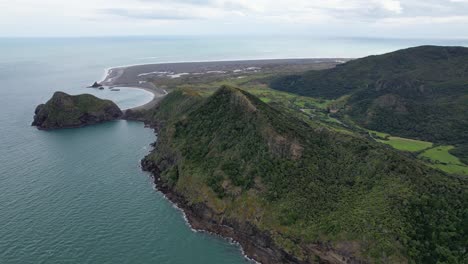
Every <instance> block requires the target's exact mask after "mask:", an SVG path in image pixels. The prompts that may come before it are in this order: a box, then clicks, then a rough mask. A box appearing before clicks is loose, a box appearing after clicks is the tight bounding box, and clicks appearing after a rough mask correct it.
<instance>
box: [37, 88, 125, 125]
mask: <svg viewBox="0 0 468 264" xmlns="http://www.w3.org/2000/svg"><path fill="white" fill-rule="evenodd" d="M34 113H35V116H34V121H33V123H32V125H33V126H36V127H37V128H38V129H43V130H50V129H59V128H74V127H82V126H86V125H92V124H97V123H101V122H105V121H111V120H115V119H119V118H120V117H122V115H123V113H122V111H121V110H120V108H119V107H118V106H117V105H116V104H115V103H114V102H112V101H110V100H103V99H99V98H97V97H95V96H93V95H90V94H81V95H75V96H72V95H68V94H66V93H63V92H55V93H54V95H53V96H52V98H51V99H50V100H49V101H48V102H47V103H45V104H41V105H39V106H37V108H36V111H35V112H34Z"/></svg>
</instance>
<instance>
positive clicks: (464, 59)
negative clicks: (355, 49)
mask: <svg viewBox="0 0 468 264" xmlns="http://www.w3.org/2000/svg"><path fill="white" fill-rule="evenodd" d="M271 87H272V88H274V89H277V90H281V91H287V92H293V93H297V94H300V95H303V96H312V97H317V98H325V99H338V98H340V97H342V96H344V95H348V96H349V97H347V98H348V99H347V102H346V104H345V105H344V106H343V108H342V109H340V110H341V111H340V114H341V115H345V114H346V115H349V116H350V117H351V118H352V119H353V120H354V121H356V122H357V123H358V124H359V125H361V126H363V127H366V128H368V129H371V130H377V131H382V132H386V133H389V134H392V135H395V136H400V137H409V138H417V139H421V140H425V141H430V142H441V143H448V144H451V145H456V146H457V149H466V148H467V147H466V145H467V144H468V129H467V127H468V115H467V114H466V113H468V48H463V47H436V46H422V47H416V48H410V49H405V50H400V51H396V52H392V53H388V54H384V55H379V56H370V57H366V58H363V59H357V60H354V61H350V62H348V63H345V64H342V65H339V66H337V67H336V68H334V69H329V70H323V71H310V72H306V73H304V74H298V75H290V76H283V77H280V78H276V79H274V80H273V81H272V82H271ZM457 149H455V150H454V151H453V153H454V154H456V155H458V156H459V157H460V158H461V159H462V160H467V159H468V153H467V152H466V151H457Z"/></svg>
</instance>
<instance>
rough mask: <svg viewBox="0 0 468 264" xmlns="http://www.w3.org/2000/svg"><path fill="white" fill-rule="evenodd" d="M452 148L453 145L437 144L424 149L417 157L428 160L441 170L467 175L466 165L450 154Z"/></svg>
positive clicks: (467, 167)
mask: <svg viewBox="0 0 468 264" xmlns="http://www.w3.org/2000/svg"><path fill="white" fill-rule="evenodd" d="M452 149H454V147H453V146H438V147H435V148H431V149H428V150H426V151H424V152H423V153H422V154H420V155H419V157H421V158H423V159H426V160H428V161H429V162H430V163H431V164H433V165H432V166H433V167H435V168H438V169H441V170H443V171H446V172H449V173H455V174H464V175H468V166H467V165H465V164H463V163H462V162H461V161H460V159H459V158H457V157H455V156H453V155H452V154H450V151H451V150H452Z"/></svg>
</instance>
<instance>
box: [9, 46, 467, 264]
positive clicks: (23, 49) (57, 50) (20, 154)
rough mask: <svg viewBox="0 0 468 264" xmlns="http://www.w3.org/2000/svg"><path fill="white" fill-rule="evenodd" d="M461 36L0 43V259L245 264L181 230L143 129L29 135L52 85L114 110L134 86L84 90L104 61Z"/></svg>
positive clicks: (141, 98) (139, 94)
mask: <svg viewBox="0 0 468 264" xmlns="http://www.w3.org/2000/svg"><path fill="white" fill-rule="evenodd" d="M419 44H445V45H464V46H467V45H468V43H466V41H456V40H454V41H447V40H444V41H442V40H439V41H428V40H391V41H388V40H372V39H322V40H317V39H306V38H290V37H288V38H273V37H271V38H262V39H259V38H251V37H249V38H239V39H220V38H203V39H193V38H192V39H191V38H106V39H0V124H1V126H0V132H1V133H0V209H1V211H0V224H1V228H0V263H2V264H3V263H168V264H169V263H170V264H176V263H203V264H204V263H208V264H209V263H246V262H247V261H246V260H245V259H244V258H243V257H242V254H241V251H240V249H239V248H238V247H237V246H236V245H232V244H230V243H229V242H227V241H225V240H223V239H220V238H217V237H214V236H210V235H207V234H203V233H195V232H192V231H191V230H190V228H189V227H188V226H187V225H186V223H185V221H184V219H183V215H182V214H181V212H180V211H179V210H177V209H176V208H174V207H173V206H172V205H171V204H170V203H169V202H168V201H167V200H166V199H164V197H163V196H162V195H161V194H159V193H158V192H156V191H155V190H154V189H153V186H152V184H151V181H150V179H149V177H148V175H147V174H146V173H144V172H142V171H141V170H140V168H139V160H140V159H141V158H142V157H143V156H144V155H145V154H146V153H148V151H149V150H150V147H149V144H150V143H152V142H154V141H155V139H156V138H155V136H154V134H153V132H152V131H151V130H150V129H147V128H144V127H143V124H141V123H136V122H126V121H118V122H111V123H106V124H102V125H97V126H91V127H86V128H81V129H69V130H60V131H52V132H45V131H38V130H36V129H35V128H33V127H30V123H31V121H32V115H33V111H34V108H35V106H36V105H37V104H39V103H42V102H44V101H46V100H47V99H49V98H50V96H51V95H52V93H53V92H54V91H56V90H62V91H65V92H69V93H73V94H77V93H83V92H91V91H92V92H93V93H94V94H96V95H98V96H101V97H104V98H110V99H113V100H114V101H116V103H117V104H119V105H120V106H121V107H122V108H128V107H133V106H137V105H140V104H143V103H145V102H146V101H148V100H149V99H150V98H149V95H148V94H147V93H146V92H144V91H141V90H135V89H123V90H122V91H121V92H108V91H99V90H92V89H87V88H84V87H86V86H87V85H89V84H91V83H92V82H94V81H95V80H100V79H102V78H103V74H104V70H105V69H106V68H109V67H112V66H119V65H129V64H141V63H157V62H168V61H197V60H228V59H256V58H288V57H359V56H365V55H369V54H373V53H383V52H387V51H392V50H396V49H399V48H404V47H408V46H414V45H419Z"/></svg>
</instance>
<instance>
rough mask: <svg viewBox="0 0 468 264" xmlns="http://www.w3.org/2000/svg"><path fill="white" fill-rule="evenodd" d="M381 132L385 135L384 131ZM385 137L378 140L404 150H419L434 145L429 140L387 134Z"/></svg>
mask: <svg viewBox="0 0 468 264" xmlns="http://www.w3.org/2000/svg"><path fill="white" fill-rule="evenodd" d="M381 134H382V135H385V134H383V133H381ZM379 137H380V136H379ZM385 138H386V139H376V140H377V141H378V142H381V143H384V144H387V145H390V146H392V147H394V148H396V149H398V150H402V151H409V152H418V151H422V150H425V149H428V148H431V147H432V143H431V142H427V141H421V140H415V139H409V138H401V137H391V136H385Z"/></svg>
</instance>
